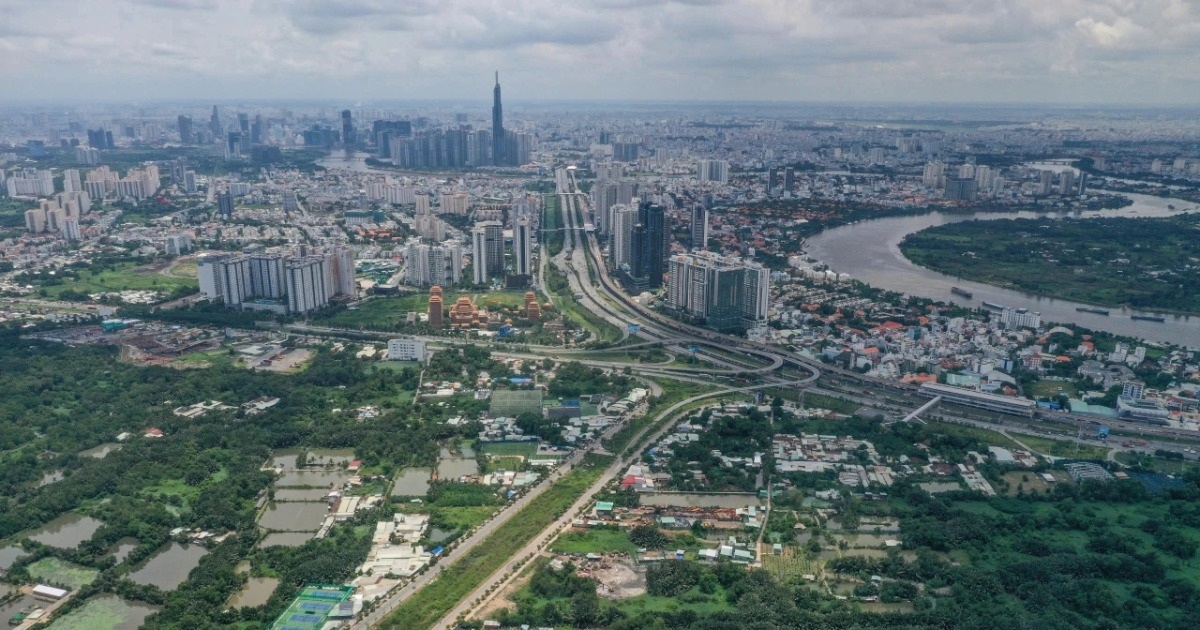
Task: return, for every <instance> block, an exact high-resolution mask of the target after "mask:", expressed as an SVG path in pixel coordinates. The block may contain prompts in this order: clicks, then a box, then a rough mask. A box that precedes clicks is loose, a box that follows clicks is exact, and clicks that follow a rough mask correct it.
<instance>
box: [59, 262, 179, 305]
mask: <svg viewBox="0 0 1200 630" xmlns="http://www.w3.org/2000/svg"><path fill="white" fill-rule="evenodd" d="M77 276H78V277H77V278H76V279H74V280H70V281H67V282H64V283H63V284H57V285H53V286H48V287H45V290H46V294H47V295H48V296H49V297H58V296H59V294H61V293H63V292H64V291H68V290H70V291H79V292H83V293H99V292H102V291H110V292H112V291H132V290H137V291H161V292H163V293H171V292H173V291H175V290H177V289H180V288H188V289H191V290H193V291H198V290H199V288H200V285H199V281H198V280H197V279H196V276H194V275H193V276H192V277H190V278H188V277H180V276H178V275H170V276H164V275H162V274H160V273H158V272H156V271H153V270H149V269H147V268H145V267H140V266H138V265H136V264H135V263H120V264H118V265H116V269H114V270H111V271H102V272H100V273H97V274H93V273H92V272H90V271H87V270H83V271H79V272H78V274H77Z"/></svg>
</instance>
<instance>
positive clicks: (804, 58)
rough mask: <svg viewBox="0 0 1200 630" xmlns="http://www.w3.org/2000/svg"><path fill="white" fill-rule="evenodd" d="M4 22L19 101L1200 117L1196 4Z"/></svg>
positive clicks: (781, 2) (404, 5)
mask: <svg viewBox="0 0 1200 630" xmlns="http://www.w3.org/2000/svg"><path fill="white" fill-rule="evenodd" d="M0 14H3V15H5V16H6V19H5V20H4V21H3V22H0V80H6V85H10V86H20V89H21V90H23V91H25V92H28V93H26V94H18V95H16V96H18V97H21V96H24V97H37V96H70V95H77V93H78V91H77V90H76V89H75V88H74V85H73V82H77V83H79V84H87V85H89V86H92V89H89V90H88V92H87V93H88V94H94V95H96V96H98V97H112V98H118V97H122V96H124V95H126V93H127V92H131V91H134V90H144V89H146V88H147V87H148V86H149V87H150V88H153V90H154V92H155V93H159V94H162V95H164V96H179V97H198V96H203V97H211V96H224V97H238V96H246V97H328V96H330V95H337V94H339V93H343V92H345V93H351V94H353V95H354V97H355V98H362V97H367V98H399V99H404V98H439V97H447V98H474V99H478V100H486V99H487V97H488V90H487V86H488V83H489V82H488V75H489V73H490V71H491V70H492V69H500V70H501V72H502V75H503V77H504V79H505V85H506V88H507V91H506V94H507V95H508V98H509V99H510V100H512V101H514V102H516V101H519V100H521V99H546V98H557V99H596V98H620V99H637V98H643V99H672V98H689V99H691V98H694V99H719V100H728V99H779V100H868V101H886V100H891V99H905V100H1019V101H1040V100H1109V101H1126V100H1129V99H1130V98H1137V99H1142V100H1146V101H1150V102H1192V101H1195V100H1197V98H1200V77H1198V76H1191V75H1192V74H1194V73H1188V72H1184V71H1182V70H1181V69H1185V68H1194V67H1196V66H1197V64H1200V15H1198V12H1197V10H1196V9H1194V8H1193V3H1192V2H1190V1H1189V0H1051V1H1046V0H403V1H394V0H340V1H334V0H254V1H253V2H247V1H246V0H88V1H86V2H84V1H83V0H40V1H39V2H28V1H26V0H0ZM1167 75H1170V76H1172V77H1177V78H1176V80H1173V81H1171V82H1168V83H1164V82H1163V81H1160V80H1159V79H1158V78H1157V77H1162V76H1167ZM102 79H103V80H102ZM247 86H250V87H249V89H252V90H257V93H246V92H245V90H246V89H248V88H247ZM1117 88H1120V89H1117Z"/></svg>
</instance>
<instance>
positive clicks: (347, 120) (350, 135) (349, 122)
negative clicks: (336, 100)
mask: <svg viewBox="0 0 1200 630" xmlns="http://www.w3.org/2000/svg"><path fill="white" fill-rule="evenodd" d="M354 140H355V138H354V119H352V118H351V117H350V110H348V109H343V110H342V144H343V145H345V146H346V147H352V146H354Z"/></svg>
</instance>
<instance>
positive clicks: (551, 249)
mask: <svg viewBox="0 0 1200 630" xmlns="http://www.w3.org/2000/svg"><path fill="white" fill-rule="evenodd" d="M542 199H543V200H545V203H544V204H543V205H542V241H543V242H544V243H545V244H546V255H547V256H551V257H553V256H557V255H558V253H559V252H561V251H562V248H563V240H564V236H563V233H562V232H561V231H560V230H561V229H562V209H561V208H560V207H559V197H558V195H546V196H544V197H542Z"/></svg>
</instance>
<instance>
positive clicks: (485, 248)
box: [471, 221, 504, 284]
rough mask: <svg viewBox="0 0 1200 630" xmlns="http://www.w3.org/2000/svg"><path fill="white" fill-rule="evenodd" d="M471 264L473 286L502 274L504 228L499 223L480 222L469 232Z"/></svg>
mask: <svg viewBox="0 0 1200 630" xmlns="http://www.w3.org/2000/svg"><path fill="white" fill-rule="evenodd" d="M471 264H472V267H473V271H474V273H473V280H474V282H475V284H487V282H488V279H489V278H492V277H494V276H495V275H496V274H501V273H504V226H503V225H502V224H501V223H500V222H499V221H481V222H479V223H476V224H475V229H473V230H471Z"/></svg>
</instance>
